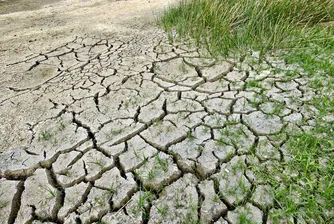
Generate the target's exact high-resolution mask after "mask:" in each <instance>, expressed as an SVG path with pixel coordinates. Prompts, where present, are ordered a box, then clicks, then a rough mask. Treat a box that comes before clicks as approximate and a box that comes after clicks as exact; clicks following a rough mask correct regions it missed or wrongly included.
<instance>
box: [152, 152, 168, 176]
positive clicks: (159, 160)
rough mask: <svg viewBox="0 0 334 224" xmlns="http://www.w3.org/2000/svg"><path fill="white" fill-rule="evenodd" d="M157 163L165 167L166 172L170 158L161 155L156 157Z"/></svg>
mask: <svg viewBox="0 0 334 224" xmlns="http://www.w3.org/2000/svg"><path fill="white" fill-rule="evenodd" d="M155 159H156V161H157V163H158V164H159V166H160V167H161V168H162V169H163V171H164V172H167V171H168V160H167V159H161V158H160V157H159V155H157V156H156V157H155Z"/></svg>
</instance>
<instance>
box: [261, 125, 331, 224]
mask: <svg viewBox="0 0 334 224" xmlns="http://www.w3.org/2000/svg"><path fill="white" fill-rule="evenodd" d="M333 127H334V122H332V123H329V124H327V125H324V126H319V127H317V128H316V129H314V130H313V131H312V132H310V133H305V132H304V133H298V134H295V135H291V136H290V140H289V141H288V142H287V144H288V146H289V147H288V148H289V151H290V153H291V154H292V156H293V159H292V160H290V161H285V162H283V163H280V164H279V165H278V167H275V170H274V171H273V170H271V171H270V172H266V171H265V169H262V170H260V169H259V170H257V174H258V175H260V176H261V177H262V178H264V179H265V180H266V181H267V182H268V183H270V185H271V186H273V187H274V188H276V190H275V192H274V193H275V201H276V203H277V206H278V208H280V209H281V210H279V212H277V213H275V214H274V217H291V216H293V217H298V216H299V217H302V218H303V219H305V220H307V221H310V220H314V221H316V222H317V223H329V221H330V220H331V217H330V215H328V214H329V213H328V212H329V211H331V210H332V209H333V207H334V155H333V153H331V152H329V150H332V149H333V147H334V139H333V137H332V136H334V129H333ZM291 174H293V175H291ZM277 178H279V179H280V181H277Z"/></svg>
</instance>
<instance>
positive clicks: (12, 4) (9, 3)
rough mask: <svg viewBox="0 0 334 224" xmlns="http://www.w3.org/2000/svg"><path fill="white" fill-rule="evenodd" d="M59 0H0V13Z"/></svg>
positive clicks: (30, 7)
mask: <svg viewBox="0 0 334 224" xmlns="http://www.w3.org/2000/svg"><path fill="white" fill-rule="evenodd" d="M59 1H61V0H0V15H1V14H8V13H12V12H19V11H27V10H36V9H39V8H41V7H42V6H44V5H47V4H51V3H55V2H59Z"/></svg>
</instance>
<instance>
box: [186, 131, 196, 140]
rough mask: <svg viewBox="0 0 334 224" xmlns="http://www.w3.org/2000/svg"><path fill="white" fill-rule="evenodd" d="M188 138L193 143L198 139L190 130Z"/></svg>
mask: <svg viewBox="0 0 334 224" xmlns="http://www.w3.org/2000/svg"><path fill="white" fill-rule="evenodd" d="M187 138H188V139H189V141H193V140H195V139H196V137H195V136H194V134H193V131H192V130H188V131H187Z"/></svg>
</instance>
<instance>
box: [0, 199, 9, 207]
mask: <svg viewBox="0 0 334 224" xmlns="http://www.w3.org/2000/svg"><path fill="white" fill-rule="evenodd" d="M8 205H9V202H8V201H2V200H1V201H0V209H3V208H6V207H7V206H8Z"/></svg>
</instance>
